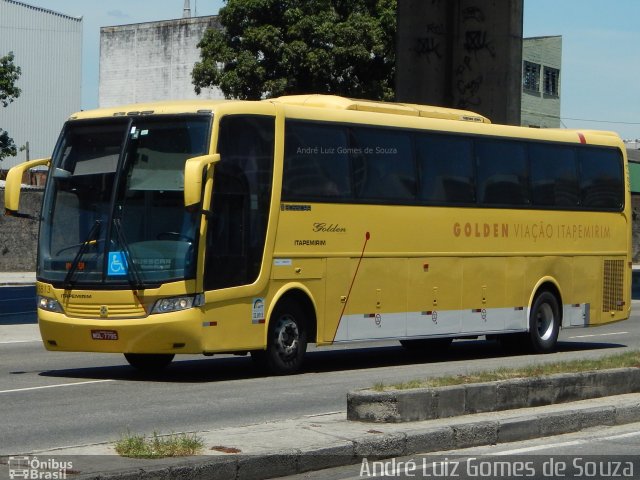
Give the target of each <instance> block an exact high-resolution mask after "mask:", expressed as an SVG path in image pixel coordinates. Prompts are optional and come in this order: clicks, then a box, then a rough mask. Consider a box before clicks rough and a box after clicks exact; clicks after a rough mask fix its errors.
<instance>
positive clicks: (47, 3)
mask: <svg viewBox="0 0 640 480" xmlns="http://www.w3.org/2000/svg"><path fill="white" fill-rule="evenodd" d="M22 1H24V2H25V3H29V4H31V5H37V6H40V7H44V8H49V9H51V10H55V11H58V12H62V13H65V14H67V15H72V16H82V17H83V18H84V22H83V23H84V27H83V28H84V44H83V52H84V53H83V81H82V108H84V109H87V108H93V107H96V106H97V98H98V60H99V37H100V27H103V26H110V25H123V24H127V23H139V22H148V21H155V20H167V19H171V18H179V17H181V16H182V8H183V5H184V0H109V1H104V0H100V1H98V0H63V1H61V0H22ZM400 1H402V0H400ZM222 5H223V1H222V0H191V8H192V10H193V9H195V10H196V13H197V14H198V15H215V14H216V13H217V12H218V9H219V8H220V7H221V6H222ZM639 22H640V1H638V0H609V1H602V0H525V12H524V35H525V36H527V37H529V36H544V35H562V37H563V45H562V47H563V52H562V86H561V88H562V90H561V95H562V100H561V101H562V107H561V116H562V119H563V120H562V122H563V125H564V126H566V127H568V128H593V129H607V130H615V131H617V132H618V133H620V135H621V136H622V137H623V138H628V139H635V138H640V115H639V113H640V86H639V85H640V48H639V47H640V26H639Z"/></svg>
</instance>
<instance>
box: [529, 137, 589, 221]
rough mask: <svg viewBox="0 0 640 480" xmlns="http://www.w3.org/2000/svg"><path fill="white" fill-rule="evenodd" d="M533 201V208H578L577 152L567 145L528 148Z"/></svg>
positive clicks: (533, 145) (538, 145)
mask: <svg viewBox="0 0 640 480" xmlns="http://www.w3.org/2000/svg"><path fill="white" fill-rule="evenodd" d="M529 158H530V159H531V199H532V201H533V205H534V206H543V207H574V208H575V207H577V206H578V199H579V195H578V169H577V163H576V154H575V149H574V148H573V147H571V146H566V145H546V144H535V143H533V144H531V145H529Z"/></svg>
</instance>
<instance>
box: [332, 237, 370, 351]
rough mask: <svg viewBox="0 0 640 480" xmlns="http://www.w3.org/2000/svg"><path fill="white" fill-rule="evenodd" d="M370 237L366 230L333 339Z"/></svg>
mask: <svg viewBox="0 0 640 480" xmlns="http://www.w3.org/2000/svg"><path fill="white" fill-rule="evenodd" d="M369 239H371V234H370V233H369V232H366V233H365V235H364V245H362V252H360V258H359V259H358V265H357V266H356V271H355V272H354V273H353V278H352V279H351V285H349V291H348V292H347V298H346V299H345V301H344V305H342V311H341V312H340V318H338V324H337V325H336V331H335V332H334V333H333V339H334V340H335V339H336V335H337V334H338V327H340V321H341V320H342V316H343V315H344V311H345V310H346V309H347V304H348V303H349V297H350V296H351V290H352V289H353V284H354V283H356V277H357V276H358V270H360V264H361V263H362V258H363V257H364V251H365V250H366V248H367V243H368V242H369Z"/></svg>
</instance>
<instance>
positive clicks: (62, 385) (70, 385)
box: [0, 379, 115, 393]
mask: <svg viewBox="0 0 640 480" xmlns="http://www.w3.org/2000/svg"><path fill="white" fill-rule="evenodd" d="M104 382H115V380H113V379H106V380H89V381H86V382H75V383H59V384H56V385H43V386H41V387H27V388H13V389H11V390H0V393H14V392H28V391H31V390H43V389H45V388H60V387H76V386H78V385H89V384H90V383H104Z"/></svg>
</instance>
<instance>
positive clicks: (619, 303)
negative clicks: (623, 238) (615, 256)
mask: <svg viewBox="0 0 640 480" xmlns="http://www.w3.org/2000/svg"><path fill="white" fill-rule="evenodd" d="M623 307H624V260H605V261H604V282H603V287H602V311H603V312H613V311H618V312H621V311H622V310H623Z"/></svg>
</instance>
